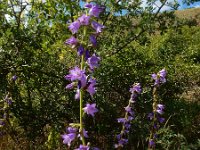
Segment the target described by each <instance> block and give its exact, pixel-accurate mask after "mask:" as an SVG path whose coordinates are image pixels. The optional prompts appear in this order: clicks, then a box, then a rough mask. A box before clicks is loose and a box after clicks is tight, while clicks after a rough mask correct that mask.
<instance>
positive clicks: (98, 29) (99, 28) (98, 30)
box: [92, 21, 105, 33]
mask: <svg viewBox="0 0 200 150" xmlns="http://www.w3.org/2000/svg"><path fill="white" fill-rule="evenodd" d="M92 27H93V28H94V29H95V30H96V33H101V32H102V29H103V28H105V26H104V25H102V24H99V23H98V22H96V21H92Z"/></svg>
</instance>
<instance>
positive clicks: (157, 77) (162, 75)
mask: <svg viewBox="0 0 200 150" xmlns="http://www.w3.org/2000/svg"><path fill="white" fill-rule="evenodd" d="M166 75H167V72H166V70H165V69H162V70H161V71H159V72H158V74H155V73H154V74H152V75H151V77H152V79H153V80H154V81H155V82H154V85H160V84H163V83H165V82H166Z"/></svg>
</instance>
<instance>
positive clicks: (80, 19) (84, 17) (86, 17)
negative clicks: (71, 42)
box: [78, 14, 90, 25]
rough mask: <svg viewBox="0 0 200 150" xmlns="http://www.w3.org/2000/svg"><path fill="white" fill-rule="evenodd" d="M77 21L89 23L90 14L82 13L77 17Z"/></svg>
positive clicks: (83, 23) (84, 23)
mask: <svg viewBox="0 0 200 150" xmlns="http://www.w3.org/2000/svg"><path fill="white" fill-rule="evenodd" d="M78 21H79V22H80V24H81V25H89V23H90V16H87V15H85V14H83V15H82V16H81V17H79V18H78Z"/></svg>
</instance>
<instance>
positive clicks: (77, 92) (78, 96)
mask: <svg viewBox="0 0 200 150" xmlns="http://www.w3.org/2000/svg"><path fill="white" fill-rule="evenodd" d="M75 99H76V100H79V99H80V90H79V89H77V90H76V94H75Z"/></svg>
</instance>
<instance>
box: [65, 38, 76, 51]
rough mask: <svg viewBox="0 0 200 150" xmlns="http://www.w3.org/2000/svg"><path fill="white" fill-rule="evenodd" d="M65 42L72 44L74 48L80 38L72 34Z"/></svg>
mask: <svg viewBox="0 0 200 150" xmlns="http://www.w3.org/2000/svg"><path fill="white" fill-rule="evenodd" d="M65 44H68V45H71V47H72V48H74V47H76V45H77V44H78V40H77V39H76V38H75V37H74V36H72V37H70V38H69V39H67V40H66V41H65Z"/></svg>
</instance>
